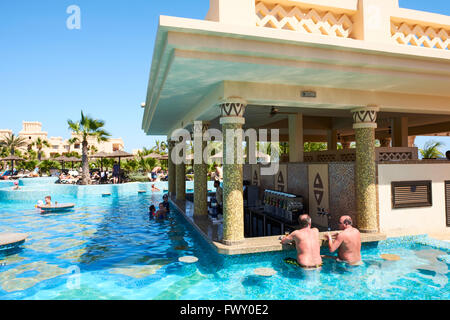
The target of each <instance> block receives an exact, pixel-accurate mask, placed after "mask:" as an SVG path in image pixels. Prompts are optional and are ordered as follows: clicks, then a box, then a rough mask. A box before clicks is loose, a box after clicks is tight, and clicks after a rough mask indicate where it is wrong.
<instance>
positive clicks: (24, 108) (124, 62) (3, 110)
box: [0, 0, 450, 151]
mask: <svg viewBox="0 0 450 320" xmlns="http://www.w3.org/2000/svg"><path fill="white" fill-rule="evenodd" d="M73 4H75V5H78V6H79V7H80V8H81V29H80V30H69V29H67V28H66V19H67V18H68V16H69V14H67V13H66V9H67V7H68V6H70V5H73ZM400 6H401V7H405V8H411V9H418V10H425V11H431V12H436V13H441V14H445V15H450V2H449V1H447V0H428V1H423V0H421V1H419V0H405V1H402V0H400ZM208 7H209V0H191V1H187V0H166V1H160V0H127V1H124V0H114V1H110V0H70V1H65V0H41V1H38V0H14V1H0V43H1V49H0V128H2V129H12V130H13V131H14V132H18V131H20V130H21V127H22V120H27V121H40V122H42V123H43V126H44V130H45V131H47V132H48V133H49V135H50V136H62V137H65V138H66V137H68V136H69V131H68V129H67V119H73V120H76V119H78V118H79V117H80V110H81V109H83V110H84V111H85V113H88V114H90V115H92V116H94V117H95V118H100V119H103V120H105V121H106V128H107V130H108V131H109V132H110V133H111V134H112V135H113V137H121V138H123V139H124V141H125V145H126V149H127V150H128V151H131V150H132V149H136V148H141V147H143V146H147V147H148V146H152V145H154V140H155V139H164V137H149V136H146V135H145V134H144V132H143V131H142V130H141V120H142V113H143V111H142V109H141V108H140V104H141V102H142V101H144V100H145V94H146V89H147V81H148V76H149V70H150V64H151V60H152V53H153V45H154V40H155V35H156V30H157V25H158V16H159V15H170V16H179V17H186V18H193V19H203V18H204V17H205V15H206V13H207V10H208ZM427 140H430V138H429V137H425V138H423V137H420V138H418V139H417V140H416V141H417V143H418V145H419V146H421V145H422V144H423V143H424V142H425V141H427ZM440 140H441V141H443V142H444V143H446V145H447V149H449V148H450V138H441V139H440Z"/></svg>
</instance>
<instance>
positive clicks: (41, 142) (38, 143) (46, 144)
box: [31, 137, 50, 161]
mask: <svg viewBox="0 0 450 320" xmlns="http://www.w3.org/2000/svg"><path fill="white" fill-rule="evenodd" d="M31 145H32V146H36V149H37V150H38V154H37V155H38V160H39V161H41V158H42V149H43V148H44V147H47V148H49V147H50V143H49V142H48V141H47V140H45V139H41V138H40V137H38V138H37V139H36V140H35V141H33V143H32V144H31Z"/></svg>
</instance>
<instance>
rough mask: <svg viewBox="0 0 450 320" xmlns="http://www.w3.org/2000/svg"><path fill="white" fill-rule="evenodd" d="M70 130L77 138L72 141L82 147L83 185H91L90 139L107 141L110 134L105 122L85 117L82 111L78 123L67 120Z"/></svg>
mask: <svg viewBox="0 0 450 320" xmlns="http://www.w3.org/2000/svg"><path fill="white" fill-rule="evenodd" d="M67 123H68V125H69V129H70V130H72V132H73V133H75V137H74V138H73V139H71V140H74V141H78V142H80V143H81V145H82V149H81V150H82V156H81V160H82V167H83V169H82V171H83V172H82V175H81V184H83V185H86V184H89V182H90V179H89V161H88V150H89V144H88V137H95V138H96V139H97V141H98V142H102V141H107V140H108V137H109V136H110V134H109V133H108V132H107V131H105V130H104V129H103V127H104V125H105V122H104V121H102V120H97V119H94V118H91V117H89V116H85V115H84V114H83V111H81V119H80V120H79V121H77V122H74V121H72V120H67Z"/></svg>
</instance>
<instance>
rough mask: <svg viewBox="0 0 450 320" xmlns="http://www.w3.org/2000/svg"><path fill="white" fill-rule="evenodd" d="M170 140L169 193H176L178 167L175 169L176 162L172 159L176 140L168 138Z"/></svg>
mask: <svg viewBox="0 0 450 320" xmlns="http://www.w3.org/2000/svg"><path fill="white" fill-rule="evenodd" d="M167 141H168V147H169V154H168V158H169V159H168V169H169V194H170V195H172V196H173V195H175V191H176V180H175V176H176V172H175V171H176V169H175V164H174V163H173V161H172V150H173V147H174V146H175V141H172V140H170V138H168V139H167Z"/></svg>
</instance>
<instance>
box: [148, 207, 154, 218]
mask: <svg viewBox="0 0 450 320" xmlns="http://www.w3.org/2000/svg"><path fill="white" fill-rule="evenodd" d="M148 214H149V216H150V219H153V218H154V217H155V215H156V208H155V206H154V205H151V206H150V208H148Z"/></svg>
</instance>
